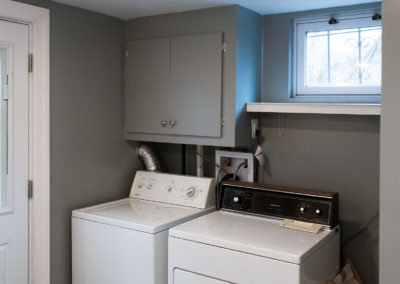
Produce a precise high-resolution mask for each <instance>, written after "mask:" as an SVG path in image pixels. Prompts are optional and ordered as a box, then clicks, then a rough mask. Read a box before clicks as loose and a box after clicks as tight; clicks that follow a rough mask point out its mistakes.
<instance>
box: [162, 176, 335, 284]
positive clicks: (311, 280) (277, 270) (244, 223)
mask: <svg viewBox="0 0 400 284" xmlns="http://www.w3.org/2000/svg"><path fill="white" fill-rule="evenodd" d="M337 205H338V195H337V194H335V193H329V192H319V191H312V190H303V189H302V190H300V189H294V188H287V187H277V186H267V185H257V184H252V183H243V182H225V183H224V184H223V185H222V187H221V190H220V192H219V198H218V206H220V207H221V210H220V211H215V212H213V213H211V214H208V215H205V216H202V217H200V218H197V219H195V220H192V221H189V222H187V223H185V224H182V225H179V226H176V227H174V228H172V229H171V230H170V231H169V260H168V261H169V263H168V265H169V270H168V274H169V284H188V283H190V284H226V283H235V284H325V283H326V281H327V280H331V279H333V277H334V276H335V274H336V273H337V271H338V270H339V251H340V249H339V246H340V245H339V227H338V226H337V223H338V219H337V217H338V209H337ZM285 218H288V219H290V220H288V219H285ZM283 220H285V221H286V222H285V223H283ZM284 224H285V226H286V225H288V226H292V227H294V228H296V229H289V228H286V227H282V226H283V225H284ZM299 229H301V230H299ZM314 229H315V230H319V231H318V233H311V232H307V231H311V230H314Z"/></svg>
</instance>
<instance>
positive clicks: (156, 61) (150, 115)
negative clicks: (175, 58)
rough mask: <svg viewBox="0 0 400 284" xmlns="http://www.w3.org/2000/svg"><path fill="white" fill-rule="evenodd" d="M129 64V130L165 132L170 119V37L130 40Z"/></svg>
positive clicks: (127, 71)
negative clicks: (166, 123)
mask: <svg viewBox="0 0 400 284" xmlns="http://www.w3.org/2000/svg"><path fill="white" fill-rule="evenodd" d="M127 50H128V58H127V64H126V78H125V79H126V83H125V84H126V106H125V117H126V131H127V132H135V133H153V134H163V133H166V132H167V131H168V128H167V127H166V125H165V126H164V127H163V126H162V121H167V120H168V119H169V117H168V114H167V111H168V110H167V102H168V94H169V85H170V40H169V38H158V39H148V40H138V41H133V42H130V43H129V44H128V46H127Z"/></svg>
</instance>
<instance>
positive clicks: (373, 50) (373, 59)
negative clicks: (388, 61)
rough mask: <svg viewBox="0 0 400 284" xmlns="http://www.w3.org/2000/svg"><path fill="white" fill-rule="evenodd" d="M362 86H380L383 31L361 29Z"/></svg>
mask: <svg viewBox="0 0 400 284" xmlns="http://www.w3.org/2000/svg"><path fill="white" fill-rule="evenodd" d="M360 52H361V72H362V84H363V85H366V86H380V85H381V78H382V70H381V62H382V29H381V28H380V27H379V28H364V29H361V50H360Z"/></svg>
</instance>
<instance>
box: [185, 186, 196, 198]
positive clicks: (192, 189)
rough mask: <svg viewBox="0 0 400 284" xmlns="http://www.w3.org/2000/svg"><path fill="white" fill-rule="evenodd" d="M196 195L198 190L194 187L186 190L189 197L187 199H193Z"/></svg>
mask: <svg viewBox="0 0 400 284" xmlns="http://www.w3.org/2000/svg"><path fill="white" fill-rule="evenodd" d="M195 195H196V188H194V187H189V188H188V189H187V190H186V196H187V197H189V198H192V197H193V196H195Z"/></svg>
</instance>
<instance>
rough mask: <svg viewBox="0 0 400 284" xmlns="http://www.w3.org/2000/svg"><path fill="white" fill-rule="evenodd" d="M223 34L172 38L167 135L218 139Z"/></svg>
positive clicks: (219, 131)
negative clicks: (170, 123) (168, 130)
mask: <svg viewBox="0 0 400 284" xmlns="http://www.w3.org/2000/svg"><path fill="white" fill-rule="evenodd" d="M221 90H222V33H213V34H202V35H193V36H182V37H173V38H171V97H170V104H169V106H170V120H172V121H174V122H175V124H174V125H173V127H171V125H170V128H171V130H170V133H171V134H177V135H188V136H189V135H190V136H207V137H220V136H221V97H222V93H221Z"/></svg>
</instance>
